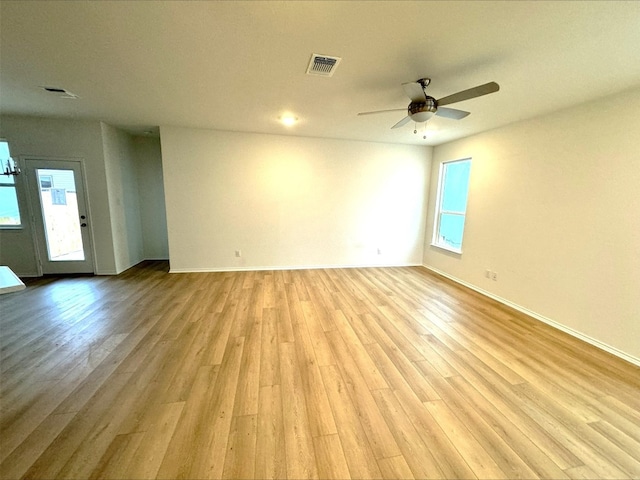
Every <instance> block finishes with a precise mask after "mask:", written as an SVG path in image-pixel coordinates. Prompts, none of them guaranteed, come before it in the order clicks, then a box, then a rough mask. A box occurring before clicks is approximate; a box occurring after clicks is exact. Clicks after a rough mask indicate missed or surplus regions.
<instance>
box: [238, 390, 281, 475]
mask: <svg viewBox="0 0 640 480" xmlns="http://www.w3.org/2000/svg"><path fill="white" fill-rule="evenodd" d="M282 407H283V404H282V393H281V388H280V385H265V386H263V387H261V388H260V403H259V408H258V436H257V439H256V455H255V478H270V479H278V478H287V458H286V454H285V452H286V449H285V439H284V421H283V408H282ZM245 460H246V461H251V459H250V458H249V459H245Z"/></svg>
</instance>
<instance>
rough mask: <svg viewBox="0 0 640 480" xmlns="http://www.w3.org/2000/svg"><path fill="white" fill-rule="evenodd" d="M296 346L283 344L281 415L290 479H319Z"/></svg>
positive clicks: (281, 349) (281, 352)
mask: <svg viewBox="0 0 640 480" xmlns="http://www.w3.org/2000/svg"><path fill="white" fill-rule="evenodd" d="M295 348H296V347H295V345H294V344H293V343H281V344H280V369H281V378H282V415H283V419H284V422H283V423H284V440H285V449H286V454H287V476H288V477H289V478H318V467H317V464H316V458H315V453H314V450H313V436H312V433H311V427H310V426H309V418H308V416H307V415H308V413H307V402H306V400H305V396H304V391H303V387H302V378H301V376H300V372H299V370H298V359H297V355H296V351H295Z"/></svg>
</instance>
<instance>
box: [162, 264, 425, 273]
mask: <svg viewBox="0 0 640 480" xmlns="http://www.w3.org/2000/svg"><path fill="white" fill-rule="evenodd" d="M421 266H422V265H421V264H419V263H407V264H403V265H397V264H393V265H382V264H371V265H369V264H367V265H294V266H291V265H284V266H270V267H222V268H171V267H170V268H169V273H207V272H211V273H215V272H264V271H268V270H318V269H321V268H326V269H334V268H389V267H421Z"/></svg>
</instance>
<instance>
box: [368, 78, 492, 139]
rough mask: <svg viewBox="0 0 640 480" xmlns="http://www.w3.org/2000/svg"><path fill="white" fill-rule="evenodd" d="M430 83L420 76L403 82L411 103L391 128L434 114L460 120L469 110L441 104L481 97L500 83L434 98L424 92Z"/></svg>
mask: <svg viewBox="0 0 640 480" xmlns="http://www.w3.org/2000/svg"><path fill="white" fill-rule="evenodd" d="M429 83H431V79H430V78H421V79H419V80H416V81H415V82H408V83H403V84H402V88H403V89H404V93H406V94H407V96H408V97H409V98H410V99H411V103H410V104H409V106H408V107H407V109H406V110H407V116H406V117H404V118H403V119H402V120H400V121H399V122H398V123H396V124H395V125H394V126H393V127H391V128H398V127H402V126H403V125H406V124H407V123H409V121H410V120H413V121H414V122H416V123H421V122H426V121H427V120H429V119H430V118H431V117H433V116H434V115H438V116H439V117H445V118H452V119H454V120H460V119H462V118H464V117H466V116H467V115H469V112H465V111H464V110H457V109H455V108H443V105H450V104H452V103H457V102H462V101H463V100H469V99H471V98H476V97H481V96H482V95H487V94H489V93H494V92H497V91H498V90H500V85H498V84H497V83H496V82H489V83H485V84H484V85H478V86H477V87H473V88H469V89H467V90H462V91H461V92H458V93H454V94H452V95H448V96H446V97H442V98H440V99H438V100H436V99H435V98H433V97H430V96H429V95H427V93H426V92H425V89H426V87H427V86H428V85H429ZM403 110H404V108H395V109H391V110H376V111H374V112H361V113H358V115H371V114H374V113H386V112H401V111H403Z"/></svg>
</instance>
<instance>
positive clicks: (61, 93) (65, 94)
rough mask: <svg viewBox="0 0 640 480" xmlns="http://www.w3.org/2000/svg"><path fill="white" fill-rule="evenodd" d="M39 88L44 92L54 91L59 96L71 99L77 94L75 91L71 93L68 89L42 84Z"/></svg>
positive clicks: (76, 96)
mask: <svg viewBox="0 0 640 480" xmlns="http://www.w3.org/2000/svg"><path fill="white" fill-rule="evenodd" d="M40 88H42V89H43V90H44V91H46V92H49V93H54V94H56V95H58V97H60V98H72V99H76V98H78V95H76V94H75V93H71V92H70V91H69V90H65V89H64V88H60V87H46V86H42V87H40Z"/></svg>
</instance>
